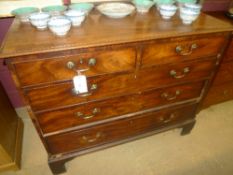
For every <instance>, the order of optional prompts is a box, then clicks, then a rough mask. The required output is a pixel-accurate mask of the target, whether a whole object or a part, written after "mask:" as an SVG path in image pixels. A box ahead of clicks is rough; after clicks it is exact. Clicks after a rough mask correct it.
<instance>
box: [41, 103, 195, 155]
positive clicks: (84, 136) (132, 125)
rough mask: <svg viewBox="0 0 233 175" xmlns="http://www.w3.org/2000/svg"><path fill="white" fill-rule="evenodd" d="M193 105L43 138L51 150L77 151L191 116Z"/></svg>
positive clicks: (58, 151) (193, 109) (57, 152)
mask: <svg viewBox="0 0 233 175" xmlns="http://www.w3.org/2000/svg"><path fill="white" fill-rule="evenodd" d="M195 109H196V105H188V106H184V107H178V108H169V109H166V110H161V111H158V112H151V113H147V114H144V115H139V116H135V117H133V118H124V119H122V120H118V121H115V122H110V123H107V124H103V125H98V126H94V127H90V128H86V129H83V130H79V131H73V132H68V133H64V134H60V135H53V136H49V137H46V138H45V140H46V143H47V145H48V149H49V152H50V153H51V154H59V153H67V152H70V151H81V150H84V149H87V148H91V147H94V146H99V145H103V144H106V143H110V142H114V141H117V140H121V139H126V138H129V137H132V136H136V135H139V134H142V133H145V132H148V131H152V130H155V129H159V128H162V127H165V126H168V125H169V124H175V123H176V122H180V121H185V120H188V119H190V118H193V117H194V115H195ZM64 143H65V144H64Z"/></svg>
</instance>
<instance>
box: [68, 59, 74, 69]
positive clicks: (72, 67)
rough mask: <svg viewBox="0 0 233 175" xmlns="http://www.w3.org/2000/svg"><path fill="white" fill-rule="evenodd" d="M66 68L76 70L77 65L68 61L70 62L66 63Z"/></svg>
mask: <svg viewBox="0 0 233 175" xmlns="http://www.w3.org/2000/svg"><path fill="white" fill-rule="evenodd" d="M66 67H67V68H68V69H74V68H75V63H74V62H73V61H68V62H67V63H66Z"/></svg>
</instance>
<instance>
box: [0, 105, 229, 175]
mask: <svg viewBox="0 0 233 175" xmlns="http://www.w3.org/2000/svg"><path fill="white" fill-rule="evenodd" d="M17 111H18V113H19V115H20V116H22V118H23V120H24V123H25V136H24V141H23V157H22V170H21V171H18V172H5V173H0V175H51V172H50V170H49V168H48V165H47V162H46V161H47V158H46V153H45V150H44V148H43V146H42V144H41V142H40V140H39V137H38V135H37V134H36V132H35V130H34V128H33V126H32V123H31V121H30V119H28V116H27V114H26V112H25V110H24V109H18V110H17ZM179 133H180V130H179V129H176V130H172V131H168V132H165V133H161V134H157V135H154V136H151V137H147V138H145V139H141V140H137V141H134V142H130V143H127V144H123V145H120V146H116V147H113V148H109V149H105V150H103V151H98V152H95V153H91V154H88V155H84V156H81V157H78V158H76V159H74V160H72V161H70V162H69V163H67V169H68V172H67V173H66V174H64V175H232V174H233V101H230V102H227V103H222V104H220V105H216V106H213V107H210V108H208V109H206V110H204V111H202V112H201V113H200V114H199V115H198V117H197V124H196V126H195V127H194V129H193V131H192V133H191V134H190V135H187V136H183V137H182V136H180V135H179Z"/></svg>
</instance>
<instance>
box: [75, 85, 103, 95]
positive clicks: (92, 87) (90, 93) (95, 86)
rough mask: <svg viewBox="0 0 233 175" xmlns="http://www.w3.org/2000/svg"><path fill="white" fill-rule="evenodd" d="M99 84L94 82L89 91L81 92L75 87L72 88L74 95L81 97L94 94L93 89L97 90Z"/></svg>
mask: <svg viewBox="0 0 233 175" xmlns="http://www.w3.org/2000/svg"><path fill="white" fill-rule="evenodd" d="M97 88H98V85H97V84H92V85H91V87H90V90H91V92H87V93H79V92H78V91H76V90H75V89H72V94H73V95H78V96H79V97H87V96H90V95H92V93H93V91H95V90H97Z"/></svg>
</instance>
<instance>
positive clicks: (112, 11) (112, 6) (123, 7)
mask: <svg viewBox="0 0 233 175" xmlns="http://www.w3.org/2000/svg"><path fill="white" fill-rule="evenodd" d="M97 9H98V10H99V11H100V12H101V13H102V14H104V15H106V16H108V17H110V18H123V17H125V16H127V15H129V14H131V13H132V12H133V11H134V9H135V7H134V6H133V5H131V4H126V3H120V2H112V3H103V4H100V5H99V6H97Z"/></svg>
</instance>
